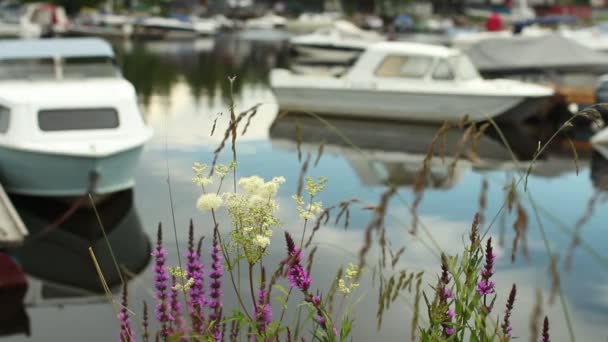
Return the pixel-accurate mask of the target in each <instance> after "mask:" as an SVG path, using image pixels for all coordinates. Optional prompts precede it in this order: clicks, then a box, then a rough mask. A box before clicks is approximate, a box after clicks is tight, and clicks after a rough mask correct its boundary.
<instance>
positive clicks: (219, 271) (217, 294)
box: [208, 237, 224, 341]
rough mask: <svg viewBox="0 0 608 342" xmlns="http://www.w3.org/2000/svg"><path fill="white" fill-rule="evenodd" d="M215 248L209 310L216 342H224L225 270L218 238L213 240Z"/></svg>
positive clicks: (212, 255) (212, 257) (212, 251)
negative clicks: (223, 297)
mask: <svg viewBox="0 0 608 342" xmlns="http://www.w3.org/2000/svg"><path fill="white" fill-rule="evenodd" d="M213 240H214V241H213V248H212V249H211V252H210V255H211V260H212V261H213V262H212V263H211V272H209V278H211V284H210V285H209V286H210V287H211V290H210V292H209V297H210V298H211V299H210V300H209V304H208V305H209V308H210V309H211V310H212V312H211V313H210V314H209V320H210V321H213V322H214V323H213V331H212V335H213V338H214V339H215V340H216V341H221V340H222V331H221V324H220V321H221V318H222V317H221V316H222V290H221V288H222V280H221V278H222V276H223V275H224V268H223V266H222V252H221V251H222V250H221V247H220V245H219V243H218V242H217V237H216V238H214V239H213Z"/></svg>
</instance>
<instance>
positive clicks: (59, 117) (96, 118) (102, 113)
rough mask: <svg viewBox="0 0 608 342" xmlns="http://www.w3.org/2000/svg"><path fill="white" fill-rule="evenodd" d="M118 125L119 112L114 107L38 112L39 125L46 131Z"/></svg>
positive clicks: (90, 128)
mask: <svg viewBox="0 0 608 342" xmlns="http://www.w3.org/2000/svg"><path fill="white" fill-rule="evenodd" d="M118 125H119V120H118V112H117V111H116V110H115V109H113V108H86V109H48V110H41V111H39V112H38V126H39V127H40V129H41V130H42V131H45V132H52V131H73V130H95V129H112V128H117V127H118Z"/></svg>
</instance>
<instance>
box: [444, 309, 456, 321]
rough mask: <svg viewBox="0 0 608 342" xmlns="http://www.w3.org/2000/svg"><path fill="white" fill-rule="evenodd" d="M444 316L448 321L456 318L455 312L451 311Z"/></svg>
mask: <svg viewBox="0 0 608 342" xmlns="http://www.w3.org/2000/svg"><path fill="white" fill-rule="evenodd" d="M445 315H446V316H448V317H449V318H450V319H452V318H454V317H456V311H454V310H452V309H448V311H446V312H445Z"/></svg>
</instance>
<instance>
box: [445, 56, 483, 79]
mask: <svg viewBox="0 0 608 342" xmlns="http://www.w3.org/2000/svg"><path fill="white" fill-rule="evenodd" d="M449 60H450V64H452V67H453V68H454V70H455V72H456V75H457V76H458V78H459V79H461V80H472V79H476V78H480V76H479V72H477V68H476V67H475V65H473V62H471V60H470V59H469V58H468V57H467V56H465V55H457V56H453V57H450V58H449Z"/></svg>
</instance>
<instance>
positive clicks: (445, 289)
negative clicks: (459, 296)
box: [442, 288, 454, 299]
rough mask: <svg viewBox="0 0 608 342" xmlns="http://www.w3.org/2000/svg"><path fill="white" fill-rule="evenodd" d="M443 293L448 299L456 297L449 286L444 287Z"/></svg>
mask: <svg viewBox="0 0 608 342" xmlns="http://www.w3.org/2000/svg"><path fill="white" fill-rule="evenodd" d="M442 294H443V297H444V298H446V299H450V298H454V292H452V290H450V289H448V288H444V289H443V292H442Z"/></svg>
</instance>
